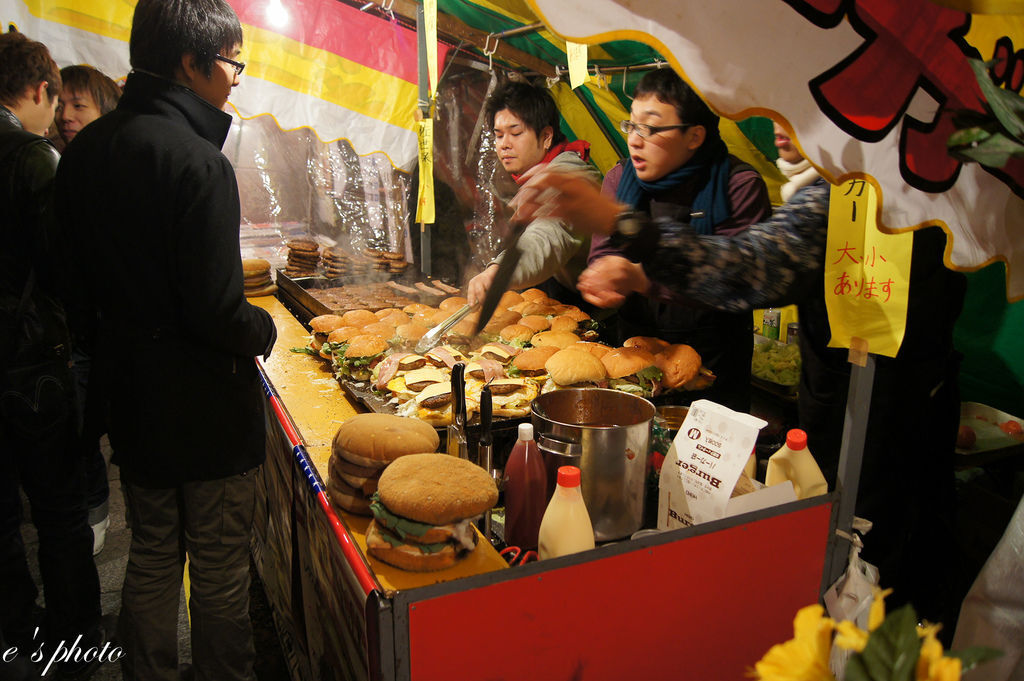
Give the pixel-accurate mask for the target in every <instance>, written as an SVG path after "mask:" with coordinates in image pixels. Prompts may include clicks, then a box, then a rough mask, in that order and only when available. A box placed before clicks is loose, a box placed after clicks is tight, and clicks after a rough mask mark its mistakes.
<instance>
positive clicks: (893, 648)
mask: <svg viewBox="0 0 1024 681" xmlns="http://www.w3.org/2000/svg"><path fill="white" fill-rule="evenodd" d="M920 652H921V639H919V638H918V637H917V613H916V612H914V608H913V607H912V606H910V605H906V606H904V607H902V608H900V609H899V610H897V611H895V612H893V613H890V614H889V615H887V616H886V618H885V620H884V621H883V622H882V624H881V626H879V627H878V629H875V630H874V631H873V632H871V635H870V636H869V637H868V644H867V645H866V646H865V647H864V651H863V652H861V653H854V654H853V656H852V657H851V658H850V661H849V662H847V664H846V679H847V681H913V679H914V669H915V667H916V666H917V658H918V656H919V655H920Z"/></svg>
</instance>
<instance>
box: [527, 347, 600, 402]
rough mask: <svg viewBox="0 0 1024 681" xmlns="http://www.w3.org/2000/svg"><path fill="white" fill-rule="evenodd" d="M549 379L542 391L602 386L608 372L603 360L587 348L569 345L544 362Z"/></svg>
mask: <svg viewBox="0 0 1024 681" xmlns="http://www.w3.org/2000/svg"><path fill="white" fill-rule="evenodd" d="M544 369H545V370H546V371H547V373H548V380H547V382H545V383H544V386H543V387H542V388H541V392H545V393H546V392H550V391H552V390H561V389H563V388H601V387H604V386H605V385H606V383H607V378H608V373H607V371H606V370H605V368H604V364H602V362H601V360H599V359H598V358H597V357H595V356H594V355H592V354H590V353H589V352H587V351H586V350H581V349H579V348H574V347H568V348H565V349H562V350H559V351H558V352H556V353H555V354H553V355H551V357H549V358H548V360H547V361H546V362H545V363H544Z"/></svg>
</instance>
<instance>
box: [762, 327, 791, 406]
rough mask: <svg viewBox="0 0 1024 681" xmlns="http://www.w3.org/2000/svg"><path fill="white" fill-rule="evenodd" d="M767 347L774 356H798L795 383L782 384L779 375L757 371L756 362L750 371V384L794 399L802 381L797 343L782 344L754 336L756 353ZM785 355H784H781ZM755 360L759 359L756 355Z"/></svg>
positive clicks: (771, 339)
mask: <svg viewBox="0 0 1024 681" xmlns="http://www.w3.org/2000/svg"><path fill="white" fill-rule="evenodd" d="M765 347H767V348H769V349H768V352H769V353H772V354H773V355H779V356H780V357H784V356H788V355H789V354H790V353H793V354H795V355H796V360H797V363H796V369H795V377H794V381H793V383H786V382H780V381H779V380H778V374H777V373H774V372H763V371H760V372H759V371H756V368H757V367H758V364H757V363H756V362H755V363H754V364H753V365H752V366H751V371H750V382H751V384H752V385H754V386H757V387H759V388H762V389H764V390H767V391H768V392H770V393H774V394H776V395H779V396H782V397H794V396H795V395H796V393H797V387H798V383H799V381H800V349H799V346H798V345H797V344H796V343H781V342H779V341H777V340H775V339H774V338H766V337H764V336H761V335H759V334H754V351H755V353H758V352H760V351H761V350H762V349H764V348H765ZM779 353H783V354H779ZM754 357H755V359H756V358H757V357H758V355H757V354H755V355H754Z"/></svg>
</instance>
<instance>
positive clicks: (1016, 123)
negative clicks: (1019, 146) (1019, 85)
mask: <svg viewBox="0 0 1024 681" xmlns="http://www.w3.org/2000/svg"><path fill="white" fill-rule="evenodd" d="M967 61H968V62H970V64H971V68H972V69H974V75H975V76H976V77H977V78H978V85H980V86H981V94H982V95H983V96H984V97H985V101H986V102H987V103H988V107H989V109H991V110H992V113H993V114H995V117H996V118H997V119H999V122H1000V123H1001V124H1002V125H1003V129H1004V130H1006V132H1007V133H1009V135H1010V136H1011V137H1015V138H1016V139H1017V140H1019V141H1022V142H1024V119H1022V118H1021V114H1022V113H1024V100H1022V99H1021V97H1020V95H1018V94H1017V93H1016V92H1010V91H1009V90H1004V89H1003V88H1001V87H999V86H998V85H996V84H995V83H993V82H992V79H991V78H990V77H989V75H988V66H989V64H988V63H986V62H983V61H981V60H980V59H968V60H967Z"/></svg>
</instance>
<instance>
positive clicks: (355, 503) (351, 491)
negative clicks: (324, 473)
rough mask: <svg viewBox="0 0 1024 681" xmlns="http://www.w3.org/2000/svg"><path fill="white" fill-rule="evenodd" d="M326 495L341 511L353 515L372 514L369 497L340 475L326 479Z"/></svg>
mask: <svg viewBox="0 0 1024 681" xmlns="http://www.w3.org/2000/svg"><path fill="white" fill-rule="evenodd" d="M327 496H328V498H330V500H331V503H332V504H333V505H334V506H336V507H338V508H340V509H341V510H343V511H348V512H349V513H354V514H355V515H364V516H368V515H372V514H371V513H370V499H369V498H368V497H367V496H365V495H363V493H362V492H360V491H359V490H358V489H356V488H355V487H353V486H352V485H350V484H348V483H347V482H345V480H343V479H342V478H341V477H335V476H333V475H332V476H331V477H330V478H329V479H328V480H327Z"/></svg>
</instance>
